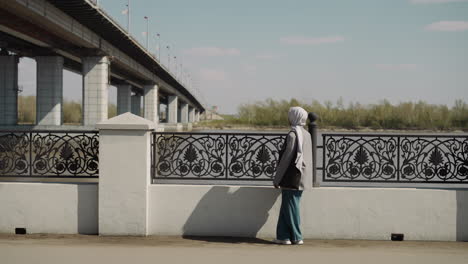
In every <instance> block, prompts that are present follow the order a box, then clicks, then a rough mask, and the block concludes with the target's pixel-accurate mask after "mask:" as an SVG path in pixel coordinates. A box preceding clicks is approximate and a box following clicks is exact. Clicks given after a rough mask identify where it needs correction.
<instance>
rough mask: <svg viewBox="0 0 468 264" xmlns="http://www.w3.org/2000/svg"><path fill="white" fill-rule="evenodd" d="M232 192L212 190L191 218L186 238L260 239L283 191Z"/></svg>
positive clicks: (185, 230)
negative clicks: (230, 237)
mask: <svg viewBox="0 0 468 264" xmlns="http://www.w3.org/2000/svg"><path fill="white" fill-rule="evenodd" d="M232 189H233V188H229V187H221V186H214V187H212V188H211V189H210V190H209V191H208V192H207V193H206V194H205V195H204V196H203V197H202V199H201V200H200V202H199V203H198V204H197V206H196V207H195V209H194V210H193V212H192V214H191V215H190V217H189V218H188V219H187V222H186V223H185V224H184V227H183V235H184V236H234V237H236V236H237V237H252V238H254V237H256V235H257V233H258V231H259V230H260V229H261V228H262V227H263V225H264V224H265V223H266V221H267V219H268V217H269V216H270V215H269V213H268V212H269V211H270V209H271V208H272V207H273V205H274V204H275V202H276V200H277V198H278V196H279V194H280V192H279V190H275V189H273V188H271V189H268V188H250V187H240V188H239V189H236V190H235V191H234V192H229V190H232ZM272 217H275V218H276V217H277V216H272Z"/></svg>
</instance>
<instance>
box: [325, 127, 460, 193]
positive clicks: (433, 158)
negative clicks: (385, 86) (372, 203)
mask: <svg viewBox="0 0 468 264" xmlns="http://www.w3.org/2000/svg"><path fill="white" fill-rule="evenodd" d="M323 144H324V146H323V174H322V175H323V176H322V177H323V179H322V180H323V181H324V182H327V181H328V182H421V183H458V184H459V183H468V136H449V135H441V136H430V135H424V136H417V135H377V134H367V135H362V134H361V135H360V134H323Z"/></svg>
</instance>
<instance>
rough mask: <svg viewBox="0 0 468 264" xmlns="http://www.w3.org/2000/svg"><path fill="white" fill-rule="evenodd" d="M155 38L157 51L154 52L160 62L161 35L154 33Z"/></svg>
mask: <svg viewBox="0 0 468 264" xmlns="http://www.w3.org/2000/svg"><path fill="white" fill-rule="evenodd" d="M156 38H157V39H158V50H157V51H156V52H157V53H158V60H159V62H161V35H160V34H159V33H156Z"/></svg>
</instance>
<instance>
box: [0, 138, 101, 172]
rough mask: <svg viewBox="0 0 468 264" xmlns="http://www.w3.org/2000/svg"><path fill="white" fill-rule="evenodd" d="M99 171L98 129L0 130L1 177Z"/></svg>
mask: <svg viewBox="0 0 468 264" xmlns="http://www.w3.org/2000/svg"><path fill="white" fill-rule="evenodd" d="M98 175H99V134H98V132H90V131H85V132H82V131H73V132H72V131H31V132H16V131H11V132H10V131H4V132H0V177H76V178H96V177H98Z"/></svg>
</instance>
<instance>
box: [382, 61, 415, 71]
mask: <svg viewBox="0 0 468 264" xmlns="http://www.w3.org/2000/svg"><path fill="white" fill-rule="evenodd" d="M375 67H376V68H377V69H380V70H403V71H411V70H416V69H417V68H418V65H417V64H386V63H384V64H376V65H375Z"/></svg>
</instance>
